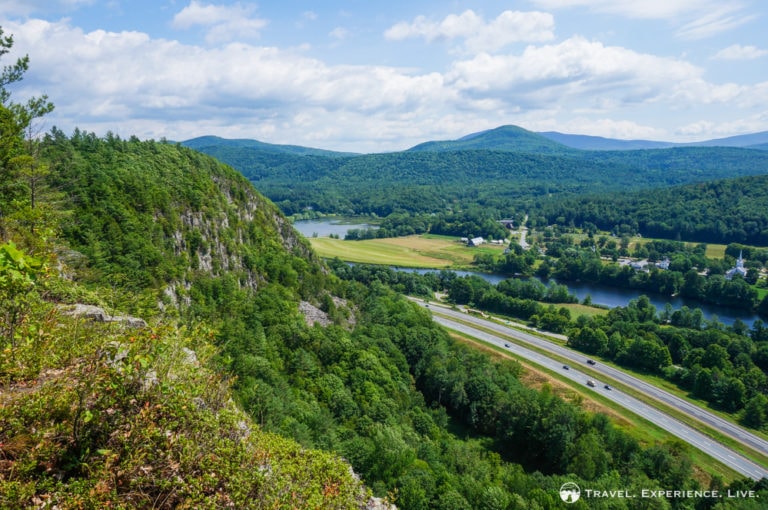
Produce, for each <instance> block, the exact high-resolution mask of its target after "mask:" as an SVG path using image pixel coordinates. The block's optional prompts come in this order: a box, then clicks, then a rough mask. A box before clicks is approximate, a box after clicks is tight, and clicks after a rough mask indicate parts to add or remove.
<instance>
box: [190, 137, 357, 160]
mask: <svg viewBox="0 0 768 510" xmlns="http://www.w3.org/2000/svg"><path fill="white" fill-rule="evenodd" d="M181 145H183V146H185V147H189V148H190V149H195V150H198V151H201V152H209V151H204V150H202V149H203V148H206V147H216V148H219V149H221V148H228V149H231V148H233V149H257V150H259V151H263V152H272V153H277V154H295V155H298V156H326V157H343V156H352V155H354V153H352V152H336V151H329V150H324V149H314V148H312V147H302V146H300V145H279V144H272V143H266V142H260V141H258V140H249V139H244V138H240V139H227V138H221V137H218V136H200V137H198V138H192V139H191V140H186V141H184V142H181Z"/></svg>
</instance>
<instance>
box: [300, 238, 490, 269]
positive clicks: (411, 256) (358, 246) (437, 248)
mask: <svg viewBox="0 0 768 510" xmlns="http://www.w3.org/2000/svg"><path fill="white" fill-rule="evenodd" d="M309 241H310V243H312V248H313V249H314V250H315V251H316V252H317V254H318V255H320V256H321V257H325V258H334V257H338V258H339V259H341V260H344V261H347V262H356V263H360V264H379V265H388V266H398V267H419V268H434V269H447V268H451V269H464V268H467V267H469V266H471V264H472V262H473V260H474V258H475V255H477V254H480V253H493V254H496V255H498V254H500V253H502V252H503V250H504V247H503V246H494V245H488V246H481V247H478V248H470V247H468V246H465V245H464V244H462V243H460V242H459V241H458V240H457V239H456V238H455V237H446V236H434V235H419V236H408V237H393V238H386V239H367V240H364V241H343V240H341V239H330V238H326V237H317V238H311V239H310V240H309Z"/></svg>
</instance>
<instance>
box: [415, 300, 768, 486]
mask: <svg viewBox="0 0 768 510" xmlns="http://www.w3.org/2000/svg"><path fill="white" fill-rule="evenodd" d="M417 302H419V301H417ZM419 304H421V305H422V306H426V305H425V304H424V303H421V302H419ZM430 310H431V311H432V316H433V318H434V320H435V321H436V322H437V323H439V324H441V325H443V326H445V327H447V328H450V329H453V330H455V331H458V332H461V333H464V334H466V335H468V336H472V337H474V338H478V339H480V340H483V341H485V342H489V343H492V344H496V345H498V346H499V347H505V346H508V347H507V348H508V349H509V350H510V351H511V352H514V353H515V354H517V355H519V356H521V357H523V358H526V359H528V360H530V361H532V362H534V363H536V364H537V365H540V366H543V367H546V368H549V369H550V370H553V371H557V372H559V373H560V374H561V375H563V376H564V377H567V378H569V379H571V380H573V381H576V382H577V383H580V384H583V385H585V386H586V382H587V381H588V380H595V382H596V383H597V384H596V387H595V391H599V392H600V393H601V395H603V396H604V397H606V398H609V399H611V400H612V401H614V402H616V403H618V404H620V405H621V406H623V407H625V408H626V409H628V410H630V411H632V412H634V413H635V414H637V415H638V416H642V417H643V418H645V419H647V420H649V421H651V422H653V423H654V424H656V425H658V426H659V427H661V428H663V429H665V430H667V431H668V432H670V433H671V434H673V435H675V436H677V437H679V438H680V439H682V440H683V441H685V442H687V443H689V444H691V445H693V446H694V447H696V448H698V449H700V450H702V451H703V452H705V453H707V454H709V455H711V456H712V457H714V458H716V459H718V460H719V461H720V462H722V463H723V464H725V465H727V466H729V467H730V468H732V469H734V470H735V471H737V472H739V473H741V474H742V475H744V476H748V477H750V478H753V479H755V480H759V479H761V478H768V468H766V467H765V466H760V465H757V464H755V463H754V462H752V461H750V460H748V459H746V458H744V457H743V456H741V455H740V454H738V453H736V452H734V451H733V450H731V449H730V448H727V447H725V446H723V445H722V444H720V443H718V442H717V441H715V440H714V439H712V438H711V437H709V436H707V435H705V434H703V433H701V432H699V431H697V430H695V429H694V428H692V427H690V426H688V425H686V424H684V423H682V422H680V421H678V420H676V419H675V418H672V417H671V416H669V415H667V414H665V413H663V412H662V411H660V410H658V409H656V408H655V407H653V406H651V405H649V404H646V403H644V402H642V401H640V400H638V399H636V398H634V397H632V396H630V395H627V394H626V393H624V392H622V391H619V390H617V389H611V390H607V389H605V388H604V385H605V382H601V381H599V378H596V377H595V376H594V375H588V374H587V373H585V372H583V371H581V370H579V368H578V367H579V366H584V367H586V366H588V367H589V369H590V370H591V371H592V372H593V373H598V374H601V375H603V376H605V377H606V378H607V379H608V380H610V381H611V382H612V381H619V382H621V383H622V384H625V385H626V386H628V387H631V388H633V389H635V390H636V391H640V392H642V393H644V394H645V395H647V396H649V397H651V398H653V399H656V400H658V401H660V402H664V403H666V404H668V405H670V406H674V407H675V408H677V409H679V410H680V411H682V412H684V413H686V414H688V415H690V416H691V417H693V418H695V419H697V420H700V421H701V422H703V423H706V424H707V425H709V426H710V427H712V428H713V429H716V430H718V431H719V432H721V433H722V434H724V435H728V436H731V437H733V438H735V439H737V440H738V441H741V442H742V443H744V444H745V445H747V446H748V447H751V448H753V449H754V450H756V451H758V452H762V453H764V454H768V441H765V440H764V439H762V438H760V437H758V436H755V435H754V434H751V433H749V432H748V431H746V430H744V429H742V428H741V427H739V426H737V425H734V424H733V423H730V422H728V421H727V420H724V419H722V418H720V417H719V416H717V415H714V414H712V413H710V412H708V411H707V410H706V409H702V408H700V407H698V406H695V405H693V404H691V403H689V402H687V401H685V400H683V399H681V398H679V397H677V396H675V395H672V394H670V393H668V392H666V391H664V390H661V389H659V388H657V387H656V386H653V385H652V384H649V383H646V382H645V381H642V380H640V379H638V378H636V377H633V376H631V375H629V374H627V373H625V372H623V371H621V370H618V369H615V368H613V367H609V366H605V365H602V364H600V363H598V364H596V365H586V359H587V358H586V357H585V356H584V355H583V354H580V353H578V352H575V351H572V350H570V349H567V348H565V347H563V346H561V345H558V344H555V343H553V342H548V341H547V340H545V339H542V338H540V337H538V336H535V335H531V334H528V333H525V332H522V331H519V330H516V329H513V328H509V327H506V326H504V325H502V324H498V323H496V322H493V321H488V320H485V319H481V318H479V317H475V316H472V315H468V314H466V313H463V312H460V311H456V310H451V309H449V308H444V307H440V306H434V305H433V306H432V307H431V308H430ZM457 321H461V322H457ZM466 323H471V324H474V325H476V326H478V327H482V328H483V329H484V330H490V331H493V333H488V332H486V331H483V330H480V329H477V328H476V327H472V326H469V325H467V324H466ZM499 335H501V336H499ZM504 337H507V338H515V339H516V340H519V341H522V342H525V343H527V344H529V345H531V346H532V347H535V348H536V349H539V350H542V351H545V352H549V353H550V354H554V355H557V356H559V357H560V358H563V359H567V360H568V362H567V365H568V367H569V369H567V370H566V369H564V368H563V363H562V362H561V361H556V360H553V359H551V358H550V357H548V356H547V355H545V354H541V353H539V352H537V351H534V350H532V349H528V348H526V347H523V346H521V345H518V344H516V343H512V342H510V341H509V340H505V339H504Z"/></svg>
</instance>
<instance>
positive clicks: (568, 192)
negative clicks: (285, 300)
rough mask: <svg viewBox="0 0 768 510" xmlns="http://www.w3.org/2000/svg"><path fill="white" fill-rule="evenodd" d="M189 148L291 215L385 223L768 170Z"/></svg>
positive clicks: (676, 160)
mask: <svg viewBox="0 0 768 510" xmlns="http://www.w3.org/2000/svg"><path fill="white" fill-rule="evenodd" d="M540 138H541V139H543V140H545V141H546V142H548V143H549V144H553V143H554V142H551V141H549V140H546V139H544V138H543V137H540ZM195 145H196V148H197V149H198V150H200V151H202V152H205V153H207V154H210V155H212V156H214V157H216V158H218V159H219V160H221V161H223V162H225V163H227V164H230V165H232V166H233V167H234V168H236V169H238V170H239V171H241V172H242V173H243V175H245V176H246V177H247V178H248V179H250V180H251V181H252V182H253V183H254V185H255V186H256V187H257V188H258V189H259V190H260V191H261V192H262V193H264V194H265V195H266V196H267V197H269V198H270V199H271V200H272V201H273V202H275V203H276V204H277V205H278V206H279V207H280V208H281V210H282V211H283V212H284V213H286V214H288V215H292V214H300V213H304V212H306V211H307V210H312V211H317V212H323V213H334V214H353V215H377V216H380V217H385V216H388V215H389V214H391V213H393V212H400V213H401V212H408V213H411V214H419V213H426V214H431V213H445V212H448V211H451V210H461V209H463V208H465V207H473V206H479V207H483V208H486V209H489V210H494V211H497V214H498V216H499V218H501V217H504V216H508V215H510V214H513V213H515V212H518V211H521V210H524V211H528V210H529V209H531V212H533V213H535V211H536V210H537V209H538V208H541V207H545V206H550V205H551V206H553V207H554V206H556V204H557V203H559V202H560V200H562V199H563V198H565V197H572V196H575V195H583V194H589V193H595V192H598V191H600V192H601V193H603V194H611V193H618V192H621V191H626V190H640V189H651V188H663V187H669V186H675V185H681V184H687V183H693V182H704V181H710V180H714V179H723V178H730V177H737V176H748V175H754V174H762V173H764V170H762V169H764V168H766V163H767V162H768V153H766V152H765V151H759V150H751V149H742V148H727V147H685V148H673V149H659V150H642V151H577V150H573V149H568V148H567V147H564V146H563V149H564V150H563V151H561V152H558V151H551V152H547V153H541V152H537V151H536V149H535V147H537V145H535V144H534V145H533V146H532V147H534V148H530V147H531V145H529V144H528V143H526V144H524V145H523V146H522V149H518V150H516V151H514V150H511V149H509V148H507V149H506V150H497V149H496V148H497V147H498V146H499V144H498V142H496V143H493V144H489V143H483V144H478V145H476V147H479V148H472V149H471V150H470V149H465V148H464V145H460V146H459V147H458V148H457V147H454V148H451V149H450V150H447V149H445V148H444V147H441V146H440V145H439V144H438V145H437V146H436V148H433V149H426V148H425V149H423V150H412V151H406V152H396V153H388V154H366V155H357V156H346V157H344V156H338V155H334V156H333V157H324V156H318V155H299V154H295V153H286V152H275V151H270V150H263V149H260V148H254V147H248V146H242V145H235V146H233V145H231V144H226V143H217V144H215V145H210V146H206V145H201V144H195ZM430 147H431V146H430ZM487 147H490V148H487ZM352 189H354V193H351V192H350V190H352ZM552 204H555V205H552Z"/></svg>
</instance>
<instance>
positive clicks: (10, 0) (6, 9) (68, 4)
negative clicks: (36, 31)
mask: <svg viewBox="0 0 768 510" xmlns="http://www.w3.org/2000/svg"><path fill="white" fill-rule="evenodd" d="M94 1H95V0H0V13H2V14H3V15H4V16H18V15H20V16H29V15H30V14H32V13H35V12H40V11H44V10H47V11H51V10H53V11H58V10H63V11H69V10H73V9H77V8H79V7H82V6H85V5H90V4H92V3H94Z"/></svg>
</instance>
